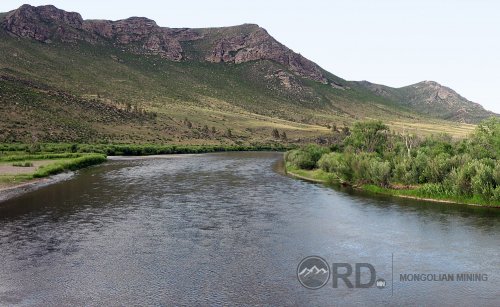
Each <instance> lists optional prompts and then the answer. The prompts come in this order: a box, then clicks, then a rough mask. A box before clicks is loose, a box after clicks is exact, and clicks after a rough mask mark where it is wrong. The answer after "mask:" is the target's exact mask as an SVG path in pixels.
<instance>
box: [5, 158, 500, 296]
mask: <svg viewBox="0 0 500 307" xmlns="http://www.w3.org/2000/svg"><path fill="white" fill-rule="evenodd" d="M280 162H281V154H278V153H222V154H204V155H182V156H167V157H161V158H147V159H137V160H129V159H125V160H118V161H111V162H108V163H106V164H105V165H103V166H99V167H92V168H89V169H86V170H82V171H80V172H78V173H77V174H76V175H75V176H73V177H72V178H71V179H69V180H66V181H64V182H60V183H57V184H54V185H51V186H48V187H44V188H42V189H40V190H37V191H34V192H31V193H29V194H25V195H23V196H21V197H19V198H16V199H13V200H10V201H7V202H5V203H2V204H0V259H1V264H2V265H1V266H0V304H2V305H11V304H19V305H44V306H46V305H94V306H97V305H113V306H114V305H241V304H245V305H281V306H284V305H317V306H323V305H324V306H331V305H348V304H349V305H350V304H364V305H366V304H370V305H373V304H390V305H403V304H405V305H407V304H410V305H416V304H419V305H422V304H430V305H438V304H439V305H443V304H446V305H452V304H455V305H472V304H475V305H491V306H495V305H496V306H498V305H500V300H499V298H498V297H499V294H500V290H499V289H500V281H499V278H500V257H499V254H500V235H499V234H500V212H499V210H494V209H487V208H472V207H466V206H460V205H450V204H436V203H426V202H417V201H413V200H401V199H394V198H390V197H374V196H373V195H363V194H360V193H349V192H345V191H339V190H335V189H332V188H329V187H325V186H323V185H319V184H311V183H308V182H304V181H300V180H295V179H292V178H289V177H287V176H284V175H283V174H282V172H281V171H280ZM309 255H319V256H321V257H323V258H325V259H326V260H327V261H328V262H329V263H330V264H331V263H333V262H347V263H351V264H352V265H353V266H354V263H357V262H367V263H370V264H372V265H373V266H374V267H375V268H376V270H377V278H383V279H385V280H386V282H387V286H386V288H384V289H378V288H376V287H372V288H369V289H348V288H346V287H345V285H344V284H342V283H340V286H339V288H336V289H334V288H333V286H332V281H331V280H330V281H329V283H328V284H327V285H326V286H325V287H323V288H321V289H319V290H308V289H306V288H303V287H302V286H301V285H300V283H299V282H298V281H297V277H296V270H297V265H298V264H299V262H300V260H301V259H302V258H304V257H306V256H309ZM392 255H393V256H394V262H392ZM467 272H470V273H484V274H488V281H483V282H456V281H455V282H400V281H399V274H400V273H452V274H456V273H467ZM393 275H394V280H393ZM363 276H364V277H366V276H365V275H363Z"/></svg>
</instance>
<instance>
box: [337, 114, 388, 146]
mask: <svg viewBox="0 0 500 307" xmlns="http://www.w3.org/2000/svg"><path fill="white" fill-rule="evenodd" d="M388 131H389V128H388V127H387V126H386V125H384V124H383V123H382V122H381V121H368V122H356V123H355V124H354V126H353V128H352V129H351V134H350V136H349V137H348V138H347V139H346V140H345V145H350V146H352V147H353V148H354V149H355V150H357V151H366V152H375V151H376V152H382V151H383V150H384V146H385V144H386V142H387V132H388Z"/></svg>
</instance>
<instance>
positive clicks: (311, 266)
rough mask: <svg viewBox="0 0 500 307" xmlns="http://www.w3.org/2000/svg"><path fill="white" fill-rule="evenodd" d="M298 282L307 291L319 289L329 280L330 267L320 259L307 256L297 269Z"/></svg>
mask: <svg viewBox="0 0 500 307" xmlns="http://www.w3.org/2000/svg"><path fill="white" fill-rule="evenodd" d="M297 278H298V280H299V282H300V283H301V284H302V285H303V286H304V287H306V288H308V289H319V288H321V287H323V286H324V285H325V284H326V283H327V282H328V280H329V279H330V267H329V266H328V263H327V262H326V261H325V260H324V259H323V258H321V257H318V256H309V257H306V258H304V259H302V261H301V262H300V264H299V266H298V267H297Z"/></svg>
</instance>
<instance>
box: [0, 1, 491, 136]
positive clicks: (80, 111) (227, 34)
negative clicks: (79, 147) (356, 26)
mask: <svg viewBox="0 0 500 307" xmlns="http://www.w3.org/2000/svg"><path fill="white" fill-rule="evenodd" d="M0 23H1V30H0V76H1V78H0V89H1V92H0V116H1V118H2V119H3V120H2V121H1V122H0V129H1V130H0V131H1V132H0V142H12V141H21V142H26V141H29V140H31V139H33V138H36V139H38V140H40V141H51V142H53V141H68V142H69V141H75V142H76V141H78V142H103V141H109V142H122V143H123V142H135V143H147V142H170V143H191V144H201V143H203V144H219V143H230V144H233V143H256V142H284V141H293V142H302V141H310V140H313V139H316V138H318V137H322V136H323V137H324V136H327V135H329V133H330V127H331V126H332V125H335V126H337V127H341V126H344V125H350V124H351V123H352V122H353V121H356V120H360V119H365V118H377V119H382V120H384V121H385V122H386V123H387V124H388V125H389V126H391V127H392V128H393V129H395V130H398V129H403V126H404V128H405V129H413V130H414V131H416V132H417V133H422V134H425V133H432V132H442V131H443V129H444V130H446V131H448V132H450V133H452V134H454V135H457V136H462V135H464V134H466V133H467V132H468V131H470V129H471V128H472V127H473V126H472V125H466V124H462V123H459V122H468V123H475V122H477V121H478V120H480V119H483V118H485V117H488V116H490V115H491V114H492V113H489V112H487V111H484V109H482V108H481V107H480V106H478V105H475V109H474V110H475V112H465V113H462V115H461V116H460V117H454V116H448V115H446V116H445V119H450V120H451V121H445V120H443V119H438V118H435V119H432V118H429V116H428V114H427V113H426V110H423V109H422V108H420V107H419V103H418V101H417V102H415V101H416V100H415V99H413V98H412V99H413V100H412V99H408V97H410V96H411V95H407V96H404V95H399V94H397V95H396V94H393V93H392V92H391V93H390V95H384V94H380V93H379V92H377V91H374V90H373V88H371V87H370V86H367V85H366V84H364V83H358V82H349V81H345V80H343V79H341V78H339V77H337V76H335V75H333V74H331V73H329V72H327V71H325V70H323V69H322V68H321V67H319V66H318V65H317V64H315V63H313V62H311V61H309V60H307V59H306V58H304V57H303V56H302V55H300V54H297V53H295V52H293V51H292V50H290V49H289V48H287V47H286V46H284V45H282V44H280V43H279V42H277V41H276V40H275V39H274V38H272V37H271V36H270V35H269V34H268V33H267V32H266V31H265V30H264V29H262V28H260V27H258V26H257V25H249V24H246V25H241V26H235V27H227V28H210V29H171V28H162V27H159V26H157V25H156V23H155V22H154V21H152V20H149V19H146V18H138V17H134V18H129V19H125V20H120V21H105V20H83V19H82V18H81V16H80V15H79V14H77V13H68V12H65V11H62V10H59V9H57V8H55V7H53V6H43V7H32V6H29V5H24V6H22V7H21V8H19V9H17V10H15V11H12V12H9V13H5V14H0ZM411 97H413V96H411ZM463 103H464V104H465V105H467V102H463ZM460 107H463V105H460ZM450 112H451V113H453V112H454V111H453V110H451V111H450ZM274 129H278V130H279V131H280V132H286V135H287V140H283V139H275V138H274V137H273V133H272V131H273V130H274Z"/></svg>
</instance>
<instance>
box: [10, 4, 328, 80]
mask: <svg viewBox="0 0 500 307" xmlns="http://www.w3.org/2000/svg"><path fill="white" fill-rule="evenodd" d="M2 26H3V28H4V29H5V30H6V31H8V32H9V33H11V34H12V35H15V36H19V37H25V38H32V39H35V40H37V41H40V42H44V43H47V44H50V43H51V42H53V41H55V40H60V41H63V42H70V43H74V42H76V41H86V42H89V43H91V44H104V43H111V44H113V45H116V46H118V47H122V48H126V49H127V50H129V51H131V52H134V53H137V54H146V55H160V56H161V57H163V58H166V59H168V60H173V61H181V60H185V59H186V56H185V55H184V53H185V50H184V49H183V46H182V43H183V42H192V41H196V40H203V43H204V44H205V49H204V50H202V51H203V52H204V59H205V60H206V61H209V62H214V63H219V62H228V63H244V62H249V61H256V60H272V61H275V62H277V63H280V64H282V65H284V66H286V67H287V68H289V69H290V70H291V71H292V72H294V73H297V74H298V75H300V76H302V77H306V78H310V79H312V80H316V81H319V82H322V83H328V80H327V79H326V77H325V76H324V74H323V72H322V70H321V68H320V67H319V66H318V65H316V64H315V63H313V62H311V61H309V60H308V59H306V58H304V57H303V56H301V55H300V54H297V53H295V52H293V51H292V50H290V49H289V48H287V47H286V46H284V45H282V44H280V43H279V42H278V41H276V40H275V39H274V38H273V37H272V36H270V35H269V34H268V33H267V31H266V30H264V29H263V28H260V27H259V26H257V25H243V26H241V27H233V28H222V29H173V28H167V27H160V26H158V25H157V24H156V22H155V21H153V20H151V19H148V18H144V17H131V18H128V19H124V20H118V21H110V20H83V18H82V16H81V15H80V14H78V13H74V12H65V11H63V10H60V9H58V8H56V7H55V6H52V5H46V6H39V7H34V6H31V5H28V4H25V5H23V6H21V7H20V8H19V9H17V10H14V11H12V12H10V13H9V14H8V15H7V16H6V17H5V19H4V21H3V23H2Z"/></svg>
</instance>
